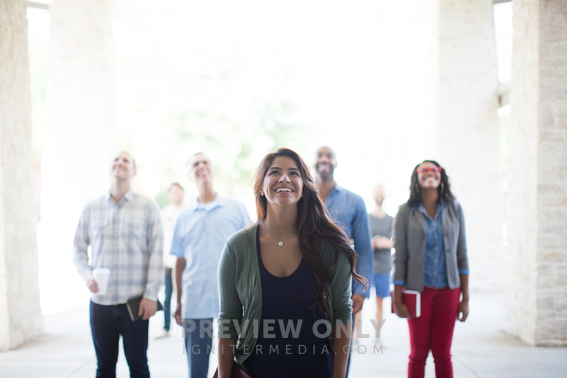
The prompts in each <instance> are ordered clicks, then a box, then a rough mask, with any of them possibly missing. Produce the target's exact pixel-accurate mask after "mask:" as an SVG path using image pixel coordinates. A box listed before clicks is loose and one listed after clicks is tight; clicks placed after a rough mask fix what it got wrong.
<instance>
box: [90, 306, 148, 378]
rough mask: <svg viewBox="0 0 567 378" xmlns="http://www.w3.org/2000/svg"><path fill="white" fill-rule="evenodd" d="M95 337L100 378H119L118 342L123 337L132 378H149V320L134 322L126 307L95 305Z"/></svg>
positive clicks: (98, 377) (92, 310)
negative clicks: (117, 368)
mask: <svg viewBox="0 0 567 378" xmlns="http://www.w3.org/2000/svg"><path fill="white" fill-rule="evenodd" d="M90 313H91V333H92V336H93V344H94V347H95V352H96V359H97V370H96V376H97V378H115V377H116V361H117V360H118V341H119V339H120V335H122V343H123V345H124V354H125V355H126V361H128V366H129V367H130V377H132V378H149V377H150V371H149V369H148V357H147V356H146V351H147V350H148V325H149V320H137V321H135V322H133V321H132V320H131V319H130V315H129V314H128V309H126V305H125V304H120V305H114V306H101V305H98V304H96V303H93V302H92V301H91V306H90Z"/></svg>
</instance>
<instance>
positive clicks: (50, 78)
mask: <svg viewBox="0 0 567 378" xmlns="http://www.w3.org/2000/svg"><path fill="white" fill-rule="evenodd" d="M50 15H51V31H50V32H51V34H50V47H49V50H50V51H49V68H48V75H47V84H46V102H45V109H46V114H45V123H44V129H43V146H42V153H43V156H42V194H41V203H42V208H41V223H40V237H39V251H40V279H41V283H42V285H41V287H42V306H43V307H44V308H47V309H48V311H50V310H54V311H55V310H57V309H61V308H62V307H64V306H67V305H70V304H73V301H74V300H75V299H76V298H77V297H78V296H79V297H80V296H81V295H86V294H87V292H86V288H85V286H84V284H83V283H82V280H80V278H79V276H78V275H77V273H76V272H75V270H74V266H73V265H72V257H71V256H72V255H71V251H72V244H73V234H74V230H75V227H76V224H77V222H78V219H79V214H80V211H81V210H82V208H83V207H84V205H85V204H86V202H87V201H88V200H90V199H93V198H95V197H98V196H101V195H103V194H104V193H105V191H107V190H108V188H109V180H108V177H109V168H110V165H109V164H110V159H111V157H112V156H111V155H112V152H113V150H114V140H113V136H112V135H113V134H112V130H113V127H114V126H115V125H114V120H115V108H114V102H115V101H114V98H115V95H114V69H113V40H112V1H111V0H99V1H92V0H54V1H53V3H52V4H51V5H50ZM61 293H65V294H64V295H61Z"/></svg>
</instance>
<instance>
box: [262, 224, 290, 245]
mask: <svg viewBox="0 0 567 378" xmlns="http://www.w3.org/2000/svg"><path fill="white" fill-rule="evenodd" d="M262 226H264V228H265V229H266V230H268V233H269V234H270V236H271V237H272V239H274V240H275V241H277V242H278V246H280V247H283V246H284V242H285V241H286V240H287V239H289V238H290V237H291V235H293V234H295V232H292V233H291V234H289V235H288V236H287V237H286V238H285V239H283V240H279V241H278V239H277V238H276V237H275V236H274V234H272V231H270V229H269V228H268V226H266V225H265V224H264V222H262Z"/></svg>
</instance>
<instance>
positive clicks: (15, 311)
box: [0, 0, 42, 350]
mask: <svg viewBox="0 0 567 378" xmlns="http://www.w3.org/2000/svg"><path fill="white" fill-rule="evenodd" d="M27 33H28V25H27V20H26V1H24V0H3V1H1V2H0V350H6V349H13V348H16V347H18V346H19V345H21V344H23V343H24V342H26V341H28V340H30V339H32V338H34V337H35V336H37V335H39V334H40V333H41V332H42V320H41V311H40V307H39V287H38V264H37V247H36V231H35V230H36V226H37V206H36V203H35V196H34V168H33V166H34V163H33V153H32V146H31V104H30V75H29V62H28V40H27Z"/></svg>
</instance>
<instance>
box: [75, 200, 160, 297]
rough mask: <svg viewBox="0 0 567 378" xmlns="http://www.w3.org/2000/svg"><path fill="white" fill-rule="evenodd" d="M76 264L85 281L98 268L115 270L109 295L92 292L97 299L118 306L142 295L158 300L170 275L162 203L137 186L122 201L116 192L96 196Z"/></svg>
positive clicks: (82, 228) (79, 235) (78, 238)
mask: <svg viewBox="0 0 567 378" xmlns="http://www.w3.org/2000/svg"><path fill="white" fill-rule="evenodd" d="M89 245H90V246H91V253H90V264H89V254H88V247H89ZM73 263H74V264H75V267H76V268H77V271H78V272H79V274H80V275H81V277H83V279H84V280H86V279H88V278H89V277H91V276H92V270H93V269H94V268H108V269H110V279H109V281H108V290H107V292H106V294H105V295H97V294H94V293H91V299H92V301H93V302H94V303H97V304H100V305H116V304H120V303H125V302H126V301H128V299H130V298H132V297H135V296H138V295H142V294H143V295H144V297H145V298H148V299H151V300H154V301H155V300H157V294H158V291H159V289H160V287H161V285H162V283H163V276H164V267H163V231H162V225H161V219H160V215H159V207H158V205H157V203H156V202H155V201H154V200H151V199H149V198H146V197H143V196H140V195H138V194H136V193H133V192H132V191H129V192H127V193H126V194H125V195H124V198H122V201H120V203H119V204H116V202H115V201H114V200H113V199H112V197H111V196H110V193H107V194H106V195H104V196H102V197H99V198H97V199H95V200H93V201H90V202H89V203H88V204H87V205H86V206H85V208H84V209H83V213H82V214H81V218H80V219H79V224H78V226H77V230H76V232H75V241H74V245H73Z"/></svg>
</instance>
